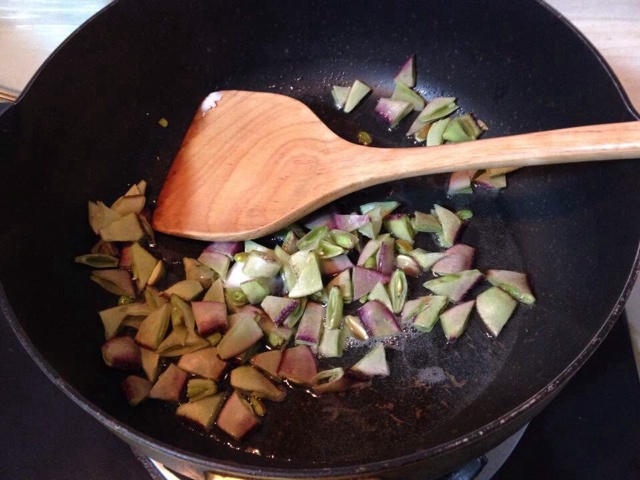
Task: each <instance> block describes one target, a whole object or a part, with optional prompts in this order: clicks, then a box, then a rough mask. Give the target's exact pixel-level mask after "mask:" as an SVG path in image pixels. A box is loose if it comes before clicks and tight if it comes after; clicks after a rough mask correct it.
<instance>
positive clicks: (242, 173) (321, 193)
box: [153, 91, 640, 240]
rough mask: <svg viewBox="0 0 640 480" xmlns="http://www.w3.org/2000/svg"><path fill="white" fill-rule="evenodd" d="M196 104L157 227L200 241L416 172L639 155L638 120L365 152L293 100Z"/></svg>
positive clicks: (271, 226)
mask: <svg viewBox="0 0 640 480" xmlns="http://www.w3.org/2000/svg"><path fill="white" fill-rule="evenodd" d="M220 96H221V98H220V99H219V101H218V102H217V105H216V106H215V108H211V109H210V110H208V111H203V109H202V108H201V109H199V110H198V112H197V113H196V115H195V117H194V118H193V121H192V124H191V126H190V127H189V130H188V132H187V134H186V136H185V138H184V141H183V144H182V146H181V148H180V150H179V152H178V155H177V157H176V159H175V160H174V162H173V164H172V166H171V169H170V171H169V173H168V175H167V178H166V181H165V184H164V186H163V188H162V191H161V192H160V196H159V198H158V203H157V208H156V210H155V213H154V216H153V226H154V228H156V229H157V230H159V231H161V232H165V233H169V234H173V235H177V236H182V237H188V238H196V239H201V240H243V239H251V238H256V237H260V236H263V235H266V234H269V233H273V232H275V231H277V230H279V229H281V228H283V227H285V226H287V225H289V224H290V223H292V222H294V221H296V220H298V219H300V218H301V217H303V216H304V215H306V214H308V213H311V212H313V211H314V210H316V209H317V208H319V207H321V206H323V205H325V204H327V203H329V202H330V201H332V200H335V199H337V198H340V197H342V196H344V195H346V194H348V193H351V192H354V191H356V190H359V189H362V188H365V187H368V186H371V185H375V184H379V183H383V182H387V181H390V180H394V179H402V178H407V177H412V176H417V175H427V174H433V173H442V172H452V171H456V170H469V169H480V168H500V167H521V166H529V165H544V164H553V163H569V162H579V161H593V160H613V159H624V158H638V157H640V122H627V123H618V124H609V125H595V126H588V127H576V128H569V129H563V130H556V131H550V132H536V133H531V134H525V135H515V136H510V137H501V138H492V139H484V140H481V141H478V142H467V143H462V144H457V145H443V146H439V147H429V148H424V147H415V148H374V147H364V146H362V145H355V144H352V143H350V142H347V141H345V140H343V139H341V138H339V137H338V136H337V135H336V134H334V133H333V132H332V131H331V130H330V129H329V128H327V127H326V126H325V125H324V124H323V123H322V122H321V121H320V120H319V119H318V118H317V117H316V116H315V114H314V113H313V112H312V111H311V110H310V109H309V108H307V107H306V106H305V105H304V104H303V103H301V102H299V101H298V100H295V99H292V98H289V97H286V96H282V95H277V94H273V93H263V92H242V91H224V92H220Z"/></svg>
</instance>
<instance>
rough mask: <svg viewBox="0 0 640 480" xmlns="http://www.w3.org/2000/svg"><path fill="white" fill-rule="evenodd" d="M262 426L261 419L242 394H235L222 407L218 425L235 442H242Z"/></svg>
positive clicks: (217, 421) (217, 420)
mask: <svg viewBox="0 0 640 480" xmlns="http://www.w3.org/2000/svg"><path fill="white" fill-rule="evenodd" d="M259 424H260V418H259V417H258V416H256V415H255V414H254V413H253V409H252V408H251V405H249V402H247V401H246V400H245V399H244V398H243V397H242V395H241V394H240V393H238V392H235V391H234V392H233V393H232V394H231V395H229V397H228V398H227V401H226V402H225V403H224V405H223V406H222V409H221V410H220V413H219V414H218V418H217V419H216V425H217V426H218V427H219V428H220V429H221V430H222V431H223V432H225V433H227V434H228V435H229V436H231V437H232V438H234V439H235V440H241V439H242V438H243V437H244V436H245V435H246V434H247V433H249V432H250V431H251V430H253V429H254V428H256V427H257V426H258V425H259Z"/></svg>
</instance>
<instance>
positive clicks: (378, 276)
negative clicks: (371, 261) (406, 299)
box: [352, 267, 391, 299]
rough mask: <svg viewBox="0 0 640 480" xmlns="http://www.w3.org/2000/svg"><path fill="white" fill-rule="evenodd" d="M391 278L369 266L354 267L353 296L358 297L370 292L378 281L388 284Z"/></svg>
mask: <svg viewBox="0 0 640 480" xmlns="http://www.w3.org/2000/svg"><path fill="white" fill-rule="evenodd" d="M390 278H391V276H390V275H385V274H383V273H380V272H378V271H377V270H371V269H369V268H361V267H354V268H353V275H352V281H353V298H354V299H358V298H362V297H364V296H365V295H366V294H368V293H369V292H370V291H371V290H372V289H373V287H375V286H376V284H377V283H378V282H380V283H383V284H386V283H388V282H389V279H390Z"/></svg>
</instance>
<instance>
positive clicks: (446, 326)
mask: <svg viewBox="0 0 640 480" xmlns="http://www.w3.org/2000/svg"><path fill="white" fill-rule="evenodd" d="M475 303H476V301H475V300H469V301H467V302H464V303H459V304H458V305H454V306H453V307H451V308H450V309H449V310H447V311H445V312H443V313H442V314H441V315H440V325H442V331H443V332H444V335H445V337H447V340H448V341H449V342H455V341H456V340H457V339H458V338H460V336H461V335H462V334H463V333H464V331H465V329H466V328H467V323H468V322H469V316H470V315H471V310H473V306H474V305H475Z"/></svg>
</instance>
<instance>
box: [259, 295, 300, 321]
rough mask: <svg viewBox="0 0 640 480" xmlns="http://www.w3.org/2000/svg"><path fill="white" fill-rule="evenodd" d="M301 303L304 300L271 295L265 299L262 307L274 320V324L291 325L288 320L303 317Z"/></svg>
mask: <svg viewBox="0 0 640 480" xmlns="http://www.w3.org/2000/svg"><path fill="white" fill-rule="evenodd" d="M301 302H302V300H298V299H292V298H286V297H276V296H274V295H269V296H267V297H265V299H264V300H263V301H262V303H261V304H260V306H261V307H262V309H263V310H264V311H265V312H266V314H267V315H269V317H270V318H271V319H272V320H273V323H275V324H276V325H283V324H284V323H289V322H287V320H289V318H291V317H298V318H300V315H302V310H301V308H300V307H301Z"/></svg>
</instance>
